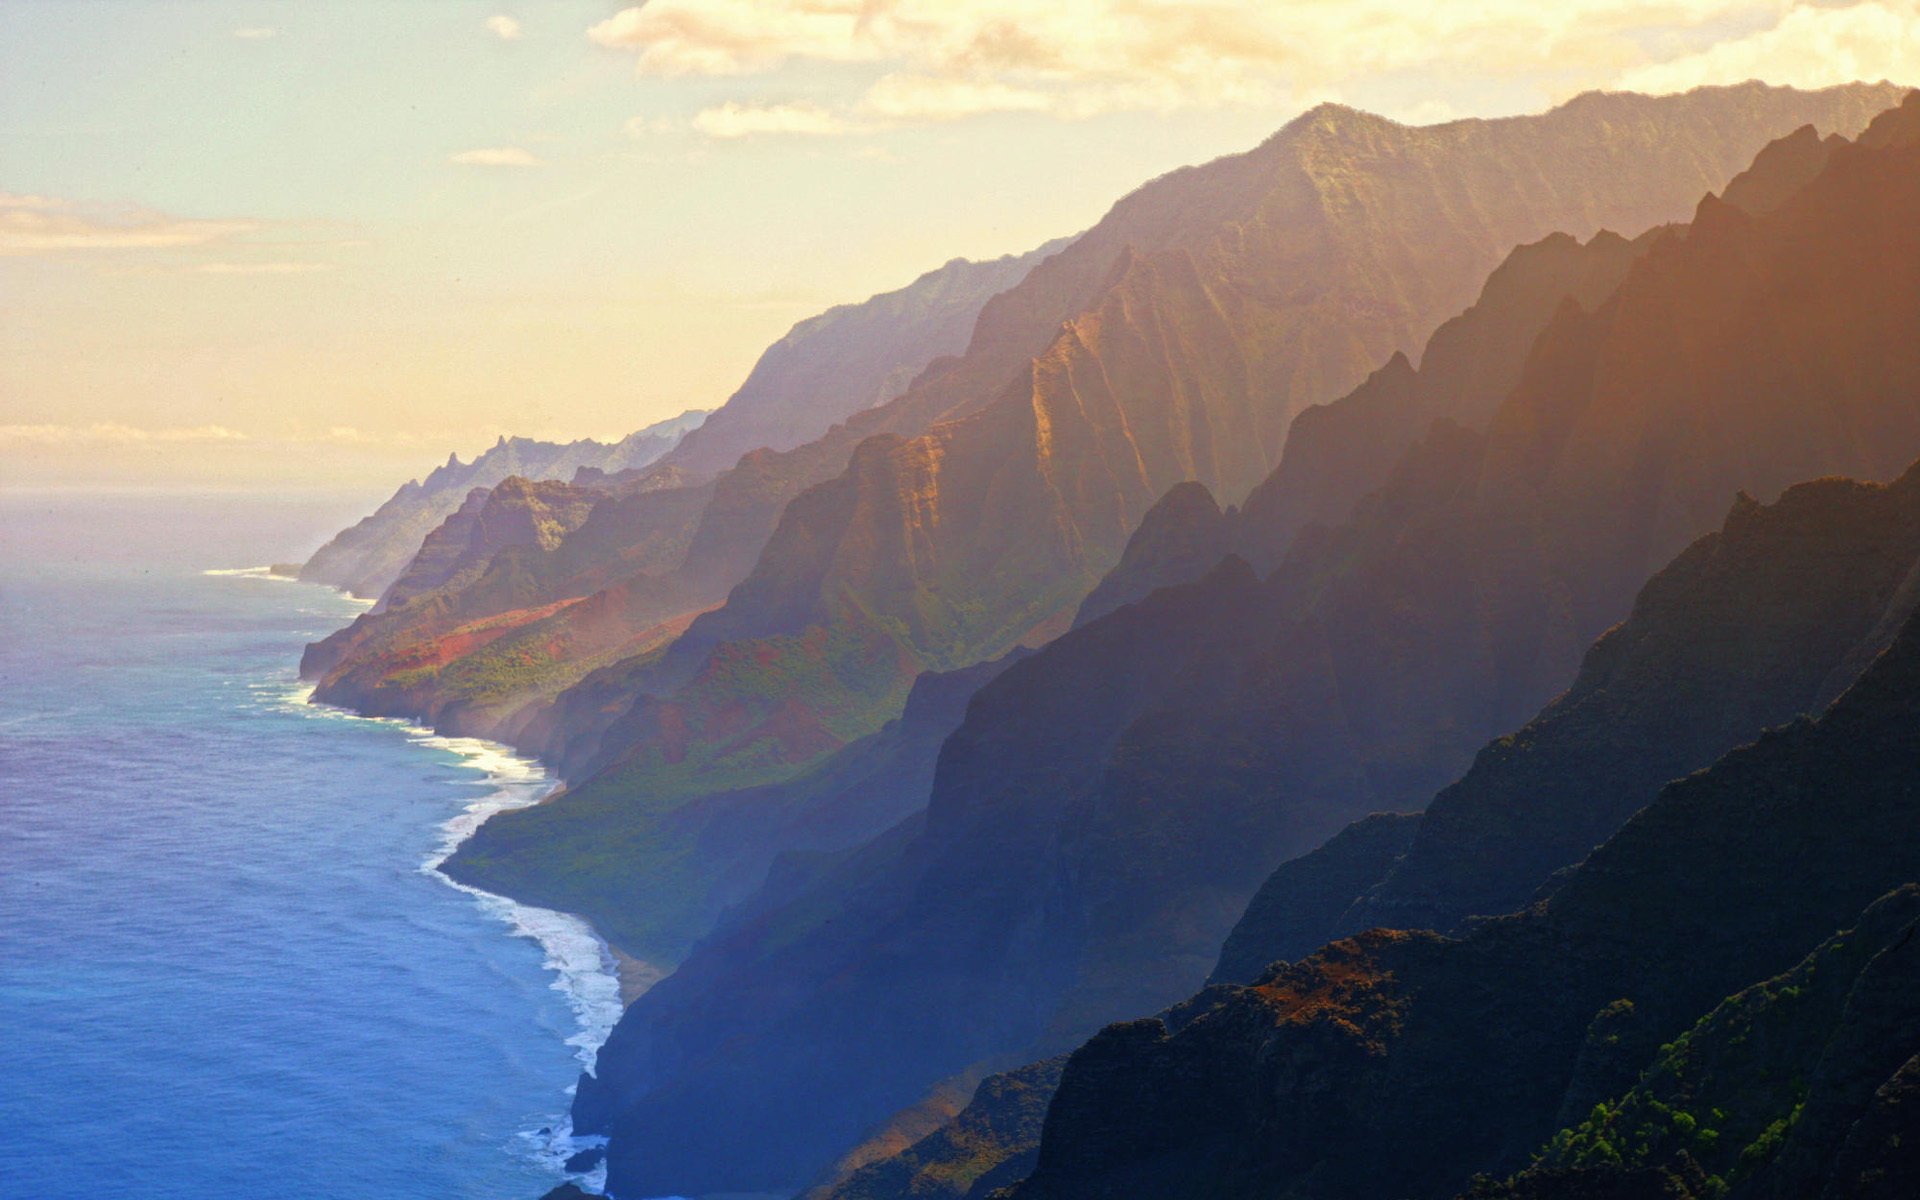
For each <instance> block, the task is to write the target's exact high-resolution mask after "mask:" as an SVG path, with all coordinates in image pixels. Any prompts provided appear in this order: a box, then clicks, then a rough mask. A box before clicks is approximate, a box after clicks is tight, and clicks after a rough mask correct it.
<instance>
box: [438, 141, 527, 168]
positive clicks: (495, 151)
mask: <svg viewBox="0 0 1920 1200" xmlns="http://www.w3.org/2000/svg"><path fill="white" fill-rule="evenodd" d="M447 161H448V162H452V163H459V164H460V165H461V166H465V167H537V166H539V165H540V160H539V159H538V158H535V157H534V156H533V155H532V154H530V153H528V152H527V151H525V150H522V149H521V148H520V147H518V146H483V147H481V148H480V149H477V150H462V151H461V152H460V153H458V154H452V155H449V156H448V157H447Z"/></svg>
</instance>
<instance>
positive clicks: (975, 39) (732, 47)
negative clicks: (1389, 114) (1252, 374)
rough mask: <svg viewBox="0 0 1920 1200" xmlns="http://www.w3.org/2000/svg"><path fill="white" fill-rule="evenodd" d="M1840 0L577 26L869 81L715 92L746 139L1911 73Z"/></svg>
mask: <svg viewBox="0 0 1920 1200" xmlns="http://www.w3.org/2000/svg"><path fill="white" fill-rule="evenodd" d="M1840 4H1841V6H1835V4H1834V2H1833V0H1824V2H1823V0H1556V2H1555V3H1552V4H1541V3H1539V2H1538V0H1477V2H1476V3H1473V4H1434V3H1431V2H1430V0H1421V2H1413V0H1287V2H1286V3H1274V2H1272V0H1054V2H1053V3H1049V4H1045V5H1035V4H1032V3H1031V0H649V2H648V3H647V4H645V5H642V6H638V7H633V8H628V9H625V10H623V11H621V12H619V13H617V14H616V15H614V16H612V17H610V18H608V19H606V20H604V21H602V22H600V23H599V24H597V25H594V26H593V27H592V28H591V29H589V30H588V32H587V36H588V37H589V38H590V39H591V40H592V41H593V42H594V43H596V44H598V45H601V46H605V47H608V48H612V49H617V50H620V51H623V52H627V53H631V54H632V55H633V56H634V62H635V69H636V70H637V71H638V72H639V73H640V74H642V75H646V76H658V77H678V76H713V77H746V76H766V75H771V74H773V73H775V72H778V71H781V70H783V69H786V68H790V67H791V68H795V69H800V68H805V67H807V66H808V65H809V64H830V65H835V66H838V67H840V68H842V69H844V70H846V71H849V72H851V73H853V74H854V75H855V76H861V77H862V78H858V79H856V80H855V83H856V86H858V87H860V88H863V89H864V91H862V92H860V93H859V94H858V95H857V98H854V99H851V100H849V101H847V102H845V103H841V104H838V105H836V106H835V107H833V108H830V109H829V108H825V107H820V106H812V107H811V111H809V112H808V113H807V114H806V115H805V116H804V117H802V116H801V115H799V110H800V109H802V108H803V107H806V106H800V105H793V104H779V103H766V102H763V101H755V100H752V99H749V98H747V97H739V98H736V99H735V100H733V101H731V102H730V105H731V106H729V105H726V104H723V105H720V106H719V107H718V108H713V109H709V110H708V112H709V113H712V114H715V115H714V116H712V117H710V118H709V119H708V121H707V123H708V124H711V125H713V126H715V127H716V128H724V129H727V130H728V131H729V132H728V133H727V134H725V135H716V136H733V137H739V136H749V135H751V134H754V133H794V132H807V133H815V134H819V133H830V132H839V133H847V132H865V131H869V130H871V129H874V128H877V127H882V126H887V125H901V124H914V123H924V122H934V121H951V120H958V119H962V118H965V117H970V116H976V115H980V114H986V113H1006V112H1024V113H1038V114H1046V115H1050V116H1054V117H1058V118H1062V119H1075V118H1082V117H1088V116H1093V115H1096V114H1099V113H1104V112H1113V111H1123V110H1154V111H1172V110H1176V109H1183V108H1218V107H1223V106H1258V105H1265V106H1288V105H1296V104H1299V103H1303V102H1308V101H1311V100H1316V99H1321V98H1325V97H1327V96H1330V95H1338V94H1340V92H1341V91H1342V89H1343V88H1348V87H1351V86H1353V85H1354V84H1355V83H1358V82H1368V81H1379V80H1398V81H1401V83H1402V85H1403V86H1406V85H1408V83H1409V81H1410V82H1411V85H1412V86H1414V87H1416V88H1417V87H1418V85H1419V84H1420V82H1421V81H1424V80H1434V81H1445V80H1447V79H1461V78H1472V79H1477V80H1481V81H1496V82H1497V81H1499V80H1502V79H1507V80H1521V81H1525V82H1528V83H1531V84H1533V85H1535V86H1536V87H1538V88H1539V89H1541V90H1542V91H1549V92H1553V93H1556V94H1558V93H1564V92H1565V91H1568V90H1572V89H1576V88H1579V87H1597V86H1616V87H1624V86H1641V87H1654V86H1660V87H1679V86H1687V83H1686V82H1685V81H1689V80H1691V81H1696V82H1699V81H1706V80H1708V79H1712V80H1727V81H1732V80H1737V79H1744V78H1747V77H1749V76H1753V75H1759V76H1762V77H1765V78H1769V79H1772V80H1775V81H1779V82H1808V83H1811V82H1822V83H1826V82H1834V81H1837V80H1839V79H1843V78H1853V77H1855V76H1858V75H1862V74H1864V75H1868V76H1870V77H1875V78H1877V77H1880V76H1883V75H1899V74H1901V73H1903V72H1904V73H1909V74H1910V73H1912V72H1913V71H1914V66H1913V64H1914V63H1915V62H1916V54H1915V46H1914V42H1913V35H1912V26H1913V22H1914V21H1915V20H1916V15H1915V14H1916V9H1917V8H1920V3H1916V0H1864V2H1856V3H1853V4H1846V3H1845V0H1840ZM1756 30H1758V31H1761V32H1758V33H1756V32H1755V31H1756ZM1438 111H1439V110H1437V109H1432V108H1429V109H1428V110H1427V112H1429V113H1433V112H1438ZM721 114H725V115H724V116H723V115H721ZM752 114H784V115H781V116H772V115H768V116H764V117H757V116H754V115H752ZM702 115H703V116H706V115H707V114H702ZM1423 115H1424V114H1423ZM699 123H700V122H699V121H698V120H697V119H696V125H698V124H699Z"/></svg>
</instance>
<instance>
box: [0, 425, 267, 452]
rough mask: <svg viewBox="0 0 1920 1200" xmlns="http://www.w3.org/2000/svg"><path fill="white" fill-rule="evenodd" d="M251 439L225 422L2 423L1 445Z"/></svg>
mask: <svg viewBox="0 0 1920 1200" xmlns="http://www.w3.org/2000/svg"><path fill="white" fill-rule="evenodd" d="M250 440H251V439H250V438H248V436H247V435H246V434H244V433H241V432H240V431H239V430H236V429H229V428H227V427H226V426H225V425H197V426H193V427H192V428H172V429H141V428H138V427H136V426H133V425H118V424H113V423H111V422H96V423H95V424H92V425H0V445H4V444H25V445H35V446H78V445H124V444H127V443H131V442H245V441H250Z"/></svg>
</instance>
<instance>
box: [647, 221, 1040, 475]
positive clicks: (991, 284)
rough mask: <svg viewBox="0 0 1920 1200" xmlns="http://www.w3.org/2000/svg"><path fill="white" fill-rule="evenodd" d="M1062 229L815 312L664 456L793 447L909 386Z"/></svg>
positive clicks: (703, 468) (687, 463)
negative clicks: (1022, 248)
mask: <svg viewBox="0 0 1920 1200" xmlns="http://www.w3.org/2000/svg"><path fill="white" fill-rule="evenodd" d="M1072 240H1073V239H1072V238H1059V239H1056V240H1054V241H1051V242H1048V243H1047V244H1046V245H1044V246H1041V247H1039V248H1037V249H1034V250H1030V251H1028V252H1027V253H1025V254H1008V255H1004V256H1002V257H1000V258H996V259H992V260H990V261H986V262H970V261H968V260H967V259H964V258H956V259H954V260H953V261H952V262H949V263H947V264H946V265H944V266H941V267H939V268H937V269H935V270H932V271H928V272H927V273H926V274H925V275H922V276H921V277H920V278H918V279H916V280H914V281H913V282H912V283H910V284H908V285H907V286H906V287H903V288H899V289H897V290H895V291H891V292H883V293H881V294H880V295H877V296H874V297H871V298H870V299H868V300H866V301H864V302H862V303H859V304H842V305H838V306H836V307H834V308H830V309H828V310H827V311H826V312H823V313H821V314H819V315H818V316H814V317H808V318H807V319H806V320H804V321H802V322H800V323H799V324H798V325H795V326H794V327H793V328H792V329H790V330H788V331H787V334H786V336H785V337H783V338H781V339H780V340H779V341H777V342H775V343H774V344H773V345H771V346H769V347H767V349H766V351H765V353H763V354H761V356H760V359H759V361H758V362H756V363H754V365H753V370H752V371H751V372H750V373H749V374H748V375H747V379H746V382H744V383H742V384H741V385H740V390H739V391H737V392H735V393H734V394H733V395H732V396H730V397H728V398H727V402H726V403H725V404H723V405H721V406H720V407H719V408H718V409H716V410H715V411H714V413H713V415H712V417H711V418H710V419H708V420H707V421H706V422H705V423H703V424H702V425H701V426H700V428H699V429H698V430H697V431H695V432H694V433H693V434H692V435H691V436H689V437H687V438H685V439H684V440H683V441H682V442H681V444H680V445H678V446H676V447H674V448H673V450H672V452H671V453H670V454H668V455H667V456H666V458H665V461H666V462H667V463H668V464H669V465H671V466H676V467H679V468H681V469H683V470H686V471H691V472H693V473H695V474H717V473H719V472H722V471H725V470H727V469H729V468H730V467H732V466H733V465H734V464H735V463H737V462H738V461H739V460H740V457H741V456H742V455H744V454H748V453H751V452H752V451H755V450H791V449H793V448H794V447H796V446H801V445H804V444H806V443H807V442H811V441H813V440H814V439H816V438H818V437H819V436H820V435H821V434H823V433H825V432H826V431H827V430H828V429H829V428H831V427H832V426H833V425H835V424H837V423H839V422H840V421H843V420H845V419H846V418H848V417H850V416H852V415H853V414H855V413H858V412H863V411H865V410H866V409H870V408H874V407H876V406H878V405H881V404H885V403H886V402H887V401H889V400H892V399H893V398H894V397H895V396H898V395H900V394H901V393H902V392H905V391H906V390H907V389H908V387H909V386H910V385H911V384H912V383H913V381H914V379H915V378H916V377H917V376H918V375H919V374H920V372H921V371H923V370H925V369H926V367H927V366H928V364H930V363H932V362H933V361H934V360H936V359H939V358H942V357H945V356H948V355H955V354H959V353H960V352H962V351H963V350H965V349H966V348H967V339H968V338H969V337H970V336H971V335H972V333H973V325H974V321H975V320H976V319H977V318H978V317H979V315H980V309H981V306H983V305H984V304H986V302H987V301H988V300H990V299H992V298H993V297H995V296H997V295H999V294H1000V293H1001V292H1004V291H1006V290H1007V289H1008V288H1011V287H1013V286H1014V285H1015V284H1018V283H1019V282H1020V281H1021V280H1022V279H1023V278H1025V277H1026V274H1027V272H1029V271H1031V270H1032V269H1033V268H1034V267H1035V266H1037V265H1038V264H1039V263H1040V262H1042V261H1044V260H1045V259H1046V258H1048V257H1049V256H1051V255H1053V254H1056V253H1058V252H1059V251H1061V250H1063V249H1065V248H1066V247H1067V246H1068V245H1069V244H1070V243H1071V242H1072Z"/></svg>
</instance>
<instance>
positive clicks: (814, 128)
mask: <svg viewBox="0 0 1920 1200" xmlns="http://www.w3.org/2000/svg"><path fill="white" fill-rule="evenodd" d="M693 127H694V128H695V129H697V130H699V131H700V132H701V133H704V134H706V135H707V136H708V137H711V138H722V139H733V138H744V137H752V136H754V135H756V134H765V133H780V134H804V135H808V136H814V137H819V136H823V135H828V134H837V133H848V132H852V131H853V130H854V128H855V127H854V126H853V125H851V124H850V123H849V122H848V121H847V120H846V118H844V117H841V116H839V115H837V114H835V113H832V112H829V111H828V110H827V109H824V108H821V107H820V106H819V105H817V104H807V103H799V104H739V103H736V102H734V101H731V100H729V101H727V102H726V103H725V104H722V105H719V106H718V107H715V108H708V109H703V110H702V111H700V112H698V113H696V114H694V118H693Z"/></svg>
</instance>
